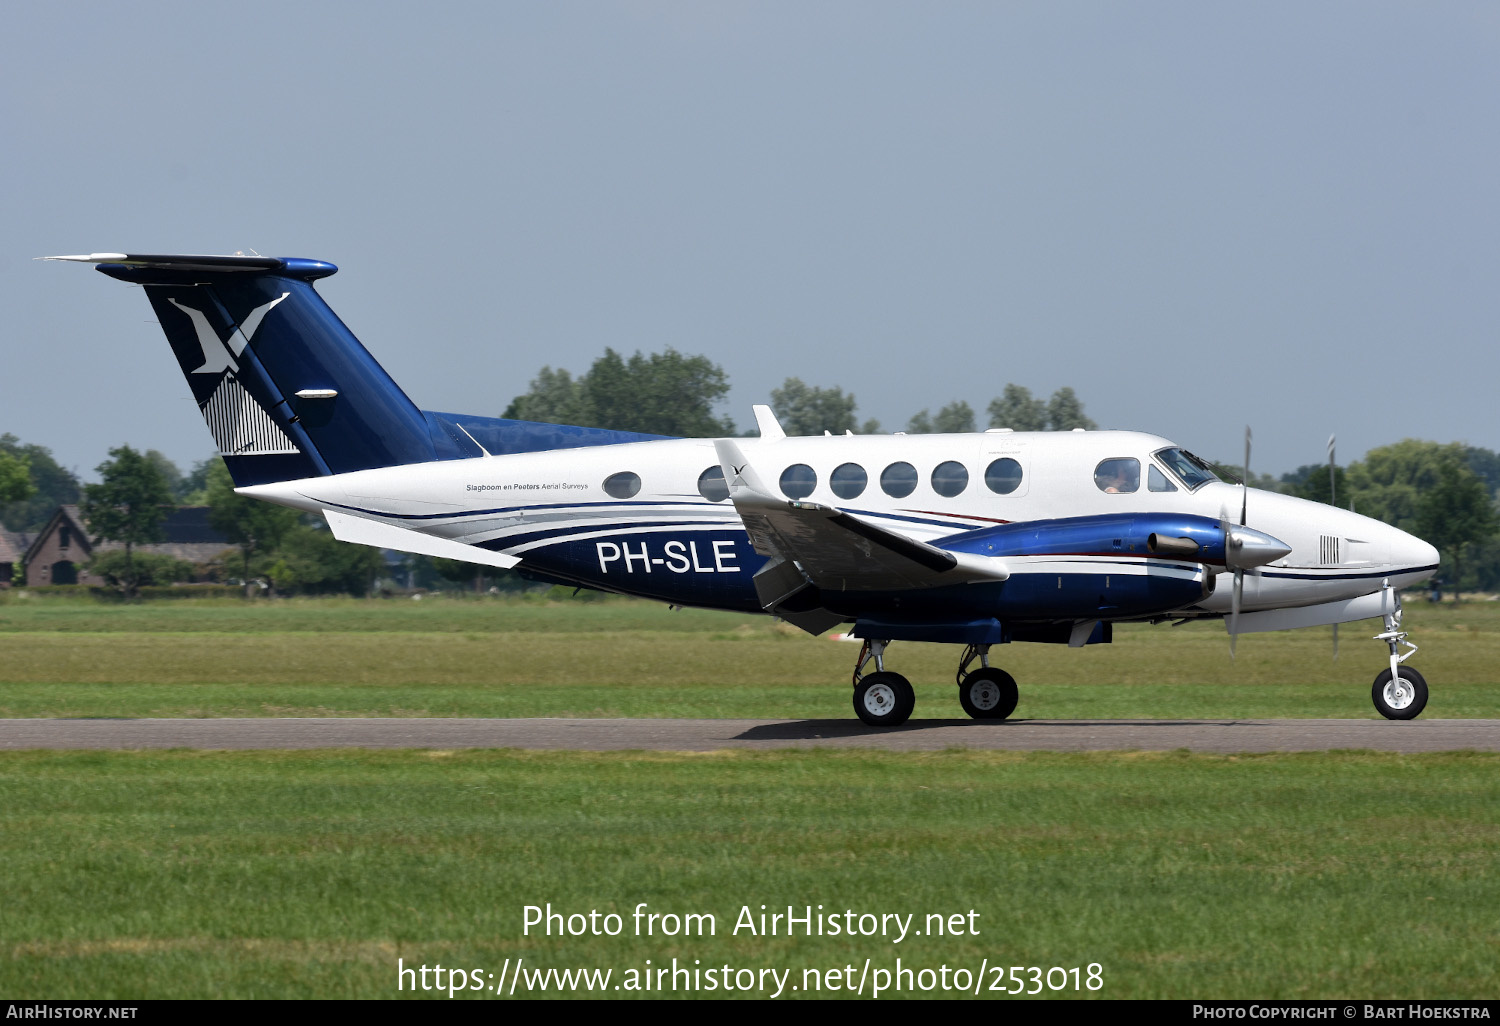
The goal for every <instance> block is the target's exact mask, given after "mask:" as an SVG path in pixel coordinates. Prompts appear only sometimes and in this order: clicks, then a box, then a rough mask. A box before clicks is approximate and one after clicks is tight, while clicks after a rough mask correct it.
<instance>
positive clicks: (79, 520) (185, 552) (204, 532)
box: [25, 504, 233, 563]
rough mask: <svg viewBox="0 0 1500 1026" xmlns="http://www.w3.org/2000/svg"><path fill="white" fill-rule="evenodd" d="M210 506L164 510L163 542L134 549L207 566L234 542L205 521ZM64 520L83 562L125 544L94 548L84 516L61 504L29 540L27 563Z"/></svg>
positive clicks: (74, 506) (110, 542)
mask: <svg viewBox="0 0 1500 1026" xmlns="http://www.w3.org/2000/svg"><path fill="white" fill-rule="evenodd" d="M208 514H209V507H207V506H178V507H176V508H174V509H170V510H168V511H167V516H166V519H165V520H164V521H163V522H162V532H163V534H165V536H166V540H165V541H162V542H155V543H152V544H149V545H140V546H137V548H138V549H139V550H140V551H142V552H161V553H165V554H166V555H169V556H172V557H173V558H174V559H185V560H187V561H188V562H190V563H208V562H211V561H213V560H215V559H217V558H218V557H219V555H220V554H221V553H222V552H223V551H224V550H225V549H228V548H232V547H233V543H232V542H231V541H230V540H229V539H228V538H226V537H224V535H223V534H222V533H220V532H219V531H217V530H215V529H214V528H213V527H212V526H210V525H209V522H208ZM63 519H66V520H67V521H68V522H69V523H70V524H71V526H72V527H73V528H74V530H76V531H77V534H78V545H79V546H80V548H82V550H83V553H82V556H83V559H80V560H78V562H83V560H86V559H87V558H88V557H89V556H91V555H92V554H93V553H94V552H96V551H98V552H109V551H111V550H113V549H122V548H124V547H125V546H124V544H123V543H122V542H117V541H107V542H101V543H100V544H98V545H95V544H94V542H93V539H92V538H91V537H90V536H89V532H88V528H87V527H86V526H85V524H84V521H83V514H82V513H81V512H80V511H79V508H78V507H77V506H76V505H71V504H69V505H64V506H59V507H57V511H56V512H55V513H53V514H52V518H51V519H50V520H48V521H47V526H46V527H44V528H42V530H41V531H39V532H38V533H37V534H36V536H35V537H33V538H30V539H28V541H29V544H28V545H27V546H26V549H25V552H26V556H25V559H26V562H28V563H29V562H31V558H32V555H33V554H34V551H35V550H37V549H39V548H40V547H41V545H42V542H43V541H44V540H45V539H46V538H47V537H48V536H49V535H51V534H52V533H53V531H55V530H56V529H57V526H58V524H59V522H60V521H62V520H63Z"/></svg>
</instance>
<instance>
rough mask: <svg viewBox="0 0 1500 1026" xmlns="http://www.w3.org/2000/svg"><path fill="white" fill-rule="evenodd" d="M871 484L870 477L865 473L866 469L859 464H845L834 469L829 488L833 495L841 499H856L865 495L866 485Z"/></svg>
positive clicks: (829, 479)
mask: <svg viewBox="0 0 1500 1026" xmlns="http://www.w3.org/2000/svg"><path fill="white" fill-rule="evenodd" d="M869 483H870V475H869V474H866V473H865V468H864V467H861V466H860V465H859V464H858V463H843V464H840V465H839V466H837V467H835V468H834V469H833V473H832V474H831V475H829V478H828V487H829V488H832V489H833V494H834V495H837V496H838V497H839V498H841V499H855V498H858V497H859V496H860V495H861V494H863V493H864V490H865V485H867V484H869Z"/></svg>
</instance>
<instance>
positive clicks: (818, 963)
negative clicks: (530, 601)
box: [0, 751, 1500, 998]
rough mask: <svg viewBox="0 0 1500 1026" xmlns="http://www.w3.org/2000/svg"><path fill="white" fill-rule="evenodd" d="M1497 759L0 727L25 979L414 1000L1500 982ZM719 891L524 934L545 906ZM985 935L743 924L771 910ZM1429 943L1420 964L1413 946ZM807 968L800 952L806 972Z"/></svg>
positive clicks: (64, 984) (16, 992) (1232, 990)
mask: <svg viewBox="0 0 1500 1026" xmlns="http://www.w3.org/2000/svg"><path fill="white" fill-rule="evenodd" d="M1497 771H1500V757H1497V756H1493V755H1484V754H1472V753H1470V754H1448V755H1423V756H1400V755H1377V754H1368V753H1331V754H1317V755H1269V756H1246V757H1226V756H1207V755H1188V754H1185V753H1164V754H1147V755H1143V754H1135V755H1129V754H1087V755H1054V754H1020V753H991V752H984V753H980V752H947V753H932V754H915V755H913V754H891V753H878V752H852V751H840V752H829V751H823V752H801V751H798V752H790V751H789V752H753V753H752V752H736V753H714V754H709V755H680V754H641V753H606V754H589V753H517V752H505V751H465V752H456V753H449V752H352V751H341V752H310V753H269V752H267V753H201V752H121V753H77V752H71V753H52V752H27V753H0V793H3V794H4V795H5V800H4V802H3V803H0V908H3V910H4V911H3V915H0V993H4V994H6V995H7V996H8V997H11V998H33V997H77V996H90V997H119V998H126V997H130V998H137V997H139V998H148V997H210V996H214V997H218V996H225V997H230V996H232V997H393V996H397V993H396V990H395V984H396V970H395V965H396V959H397V958H398V957H400V958H403V959H405V961H406V962H407V963H408V964H411V963H417V964H421V963H427V964H429V965H430V964H435V963H439V962H441V963H443V964H444V965H445V966H450V967H451V966H459V967H464V968H475V969H482V970H484V971H486V972H488V971H496V972H498V971H499V969H500V967H501V965H502V963H504V960H505V959H507V958H517V957H524V958H525V959H527V960H528V964H529V965H532V966H535V967H538V968H542V967H547V966H556V967H558V968H570V967H575V966H579V967H584V966H587V967H598V968H610V969H613V970H615V972H616V974H617V975H616V979H618V978H619V977H618V973H620V972H621V971H622V970H624V969H626V968H630V967H636V968H639V967H641V966H643V965H644V961H645V959H647V958H649V959H651V960H652V964H653V965H657V966H660V965H661V964H662V963H663V961H664V960H665V961H667V962H670V960H671V959H672V958H673V957H676V958H678V959H681V960H686V961H689V962H690V961H691V960H692V959H700V960H701V962H702V964H704V965H709V964H714V965H718V964H723V963H729V964H730V965H732V966H735V967H752V968H758V967H763V966H776V967H780V968H791V969H794V970H796V971H797V973H798V974H800V971H801V970H802V969H804V968H832V967H835V966H838V967H841V966H843V965H845V964H847V963H851V962H852V963H853V964H855V965H856V966H857V967H858V966H862V965H863V961H864V959H865V958H870V959H872V960H873V964H874V965H875V966H876V967H877V968H878V967H881V966H885V967H892V966H893V965H894V961H895V958H896V957H897V956H898V955H899V956H900V957H901V958H902V959H903V963H904V964H905V965H907V966H916V967H918V968H923V967H928V968H934V969H935V968H937V967H938V966H940V965H942V964H945V963H946V964H948V965H949V966H967V967H970V968H971V969H972V968H977V967H978V965H979V963H980V961H981V959H986V958H987V959H988V960H989V961H990V962H991V963H992V964H993V963H998V964H1001V965H1004V966H1011V965H1018V966H1032V965H1036V966H1042V967H1050V966H1074V965H1087V964H1088V963H1090V962H1098V963H1100V964H1101V965H1102V966H1103V967H1104V980H1105V986H1104V989H1103V990H1102V991H1101V992H1100V993H1101V996H1104V997H1115V998H1125V997H1187V996H1192V997H1204V998H1207V997H1224V998H1227V997H1261V998H1270V997H1315V996H1322V997H1340V996H1350V997H1356V996H1357V997H1386V998H1398V997H1449V998H1459V997H1490V998H1493V997H1494V996H1495V982H1494V981H1495V976H1494V966H1495V964H1496V960H1497V958H1500V925H1497V922H1496V919H1495V914H1494V912H1495V909H1496V908H1497V907H1500V772H1497ZM643 901H644V902H647V903H649V907H650V909H651V910H653V911H658V912H677V913H685V912H711V913H714V914H715V915H716V916H717V918H718V925H719V932H718V935H717V936H715V937H711V938H709V937H705V938H701V939H700V938H691V939H684V938H676V939H671V938H660V937H658V938H636V937H632V936H629V935H628V934H629V930H628V928H627V931H626V934H627V935H623V936H620V937H613V938H592V937H578V938H566V939H560V938H556V937H554V938H552V939H547V938H545V937H539V936H531V937H525V936H523V935H522V906H524V905H526V904H544V903H546V902H551V903H552V904H553V906H554V908H557V909H561V910H566V911H570V912H571V911H578V912H588V911H589V910H590V909H599V910H600V911H614V912H619V913H628V912H629V911H630V910H631V909H633V908H634V907H635V905H636V903H637V902H643ZM762 903H764V904H766V905H767V906H770V907H771V908H772V909H775V908H777V907H778V906H781V907H784V906H786V905H788V904H791V905H795V906H798V907H801V906H805V905H808V904H811V905H814V906H816V905H818V904H823V905H824V906H825V908H826V909H828V910H843V909H846V908H847V909H853V910H855V911H857V912H899V913H918V914H919V915H918V922H919V923H920V922H921V919H922V916H925V915H926V914H927V913H933V912H942V913H952V912H966V911H968V910H969V909H971V908H972V909H974V910H976V911H977V912H979V913H980V916H979V918H978V920H977V924H978V926H979V929H980V932H979V934H978V936H972V937H970V936H965V937H943V938H938V937H909V938H908V939H907V940H906V941H904V942H903V943H901V944H900V945H893V944H891V943H889V942H888V941H882V940H880V939H879V938H857V939H853V940H850V939H847V938H843V937H838V938H833V937H822V938H818V937H812V938H806V937H800V936H799V937H795V938H791V939H788V938H785V937H778V938H756V937H750V936H746V935H743V934H742V935H741V936H738V937H735V936H731V935H730V929H731V927H732V925H733V923H734V920H735V917H736V915H737V913H738V911H739V909H740V907H741V906H742V905H749V906H750V907H751V908H752V910H753V911H755V912H759V906H760V905H761V904H762ZM1393 962H1394V963H1397V964H1399V970H1398V969H1396V968H1395V967H1394V966H1393ZM794 979H795V980H799V981H800V975H797V976H794Z"/></svg>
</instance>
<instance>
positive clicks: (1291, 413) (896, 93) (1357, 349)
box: [0, 0, 1500, 478]
mask: <svg viewBox="0 0 1500 1026" xmlns="http://www.w3.org/2000/svg"><path fill="white" fill-rule="evenodd" d="M1497 125H1500V6H1497V5H1494V4H1492V3H1442V2H1438V3H1426V2H1424V3H1404V4H1391V3H1379V2H1358V3H1317V2H1313V3H1309V2H1297V3H1261V4H1254V5H1248V4H1238V5H1232V4H1204V3H1201V2H1184V3H1153V2H1143V3H1132V4H1120V3H1113V2H1109V3H1089V2H1070V3H1063V4H1060V3H1053V2H1038V3H1001V2H987V3H956V2H948V3H937V4H919V3H915V2H911V3H883V2H874V0H859V2H854V3H843V2H806V0H803V2H795V3H737V2H728V3H714V2H707V0H697V2H684V3H677V2H648V0H634V2H613V3H612V2H606V0H591V2H588V3H568V2H550V3H545V4H538V3H433V4H422V5H418V4H411V3H383V2H361V3H358V4H356V3H336V2H320V3H280V2H275V0H270V2H262V3H257V4H254V5H251V6H248V7H247V6H245V5H243V4H203V3H200V2H192V3H160V2H154V0H136V2H133V3H130V4H107V3H102V2H100V3H72V2H53V3H47V4H19V5H13V6H12V7H11V8H10V9H9V10H8V11H7V13H6V31H5V32H4V33H3V35H0V138H3V140H4V143H3V149H0V153H3V159H0V194H3V196H4V197H5V202H4V204H3V207H0V219H3V220H0V225H3V230H0V303H3V309H4V310H5V311H6V313H7V315H8V316H7V318H6V321H5V324H4V327H3V328H0V433H3V432H11V433H14V434H16V435H18V436H20V437H21V438H22V439H23V440H24V441H27V442H36V443H39V444H42V445H46V446H48V447H50V448H51V449H52V450H53V453H54V455H56V457H57V458H58V459H59V461H60V462H61V463H63V464H64V465H65V466H68V467H71V468H73V469H74V470H75V471H77V472H79V473H80V474H82V475H83V476H84V477H85V478H92V477H94V476H95V475H94V474H93V468H94V467H95V466H96V465H97V464H98V463H99V462H101V461H102V460H104V459H105V458H106V457H107V450H108V449H109V448H110V447H112V446H116V445H120V444H123V443H128V444H131V445H134V446H136V447H137V448H142V449H145V448H154V449H158V450H160V451H162V452H164V453H165V454H167V455H168V456H169V457H171V458H172V459H173V460H174V461H176V462H177V463H179V465H181V466H183V467H184V468H185V469H186V468H187V467H190V466H191V465H192V464H193V463H194V462H196V461H198V460H200V459H203V458H205V457H207V456H209V455H211V453H212V451H213V445H212V441H211V439H210V438H209V435H208V432H207V429H206V428H205V427H204V426H203V423H202V420H201V418H200V417H199V415H198V414H197V411H196V410H195V409H194V408H193V405H192V402H191V399H190V398H189V393H188V390H187V386H186V384H185V383H184V382H183V380H182V377H181V375H180V373H179V372H178V370H177V367H176V364H175V361H174V360H173V359H172V356H171V353H170V350H169V349H168V347H167V344H166V341H165V339H163V337H162V336H161V334H160V331H159V329H158V328H157V326H156V324H155V322H154V319H153V317H152V314H151V310H150V307H149V304H148V303H147V302H146V300H145V297H144V296H143V295H142V294H141V293H140V291H139V290H138V289H135V288H132V287H129V286H126V285H124V284H122V283H120V282H115V281H112V280H110V279H107V278H105V277H103V276H102V275H99V274H95V273H94V272H93V271H92V270H90V269H89V268H87V267H86V266H82V265H70V264H55V263H38V262H35V261H34V260H33V259H32V258H34V257H38V256H42V255H50V254H60V253H88V252H185V253H205V252H207V253H232V252H236V251H244V252H251V251H255V252H259V253H263V254H267V255H273V256H303V257H311V258H316V259H321V260H328V261H332V262H333V263H335V264H338V265H339V267H340V269H341V270H340V273H339V274H338V275H337V276H336V277H334V278H332V279H329V280H327V281H325V282H320V283H319V290H320V292H321V293H322V294H323V295H324V297H325V298H326V299H327V300H328V302H329V303H330V304H331V305H332V306H333V308H334V309H335V310H336V311H337V312H338V313H339V315H340V316H341V317H342V318H343V319H344V321H345V322H346V323H348V324H349V326H350V327H351V328H352V329H353V330H354V331H355V333H356V334H357V335H359V337H360V338H361V340H362V341H363V342H364V343H365V345H366V347H367V348H369V349H370V350H371V351H372V352H373V353H374V354H375V356H376V358H377V359H379V360H380V361H381V363H382V364H383V365H384V366H385V367H386V369H387V370H388V371H389V372H390V373H391V374H392V376H393V377H394V378H395V379H396V380H397V381H398V382H399V383H400V384H401V385H402V387H403V388H405V389H406V391H407V393H408V395H410V396H411V397H412V399H413V400H415V401H416V403H417V405H419V406H421V407H423V408H426V409H438V410H445V411H453V412H461V413H468V414H475V415H491V416H494V415H498V414H500V412H501V411H502V410H504V408H505V407H506V405H507V404H508V403H509V402H510V400H511V399H512V398H513V397H514V396H516V395H517V394H520V393H522V392H525V391H526V389H527V386H528V383H529V382H530V380H531V379H532V377H533V376H534V375H535V374H536V372H537V371H538V370H539V369H540V368H541V367H542V366H543V365H549V366H553V367H562V368H567V369H569V370H571V371H573V372H574V373H579V372H582V371H584V370H587V368H588V366H589V365H590V364H591V363H592V362H593V360H594V359H595V358H597V357H598V356H599V355H601V354H602V353H603V351H604V349H605V347H612V348H614V349H616V350H617V351H620V352H623V353H627V354H628V353H631V352H634V351H636V350H643V351H646V352H653V351H660V350H661V349H664V348H666V347H669V346H670V347H672V348H675V349H676V350H678V351H680V352H683V353H687V354H703V355H705V356H707V357H708V358H709V359H711V360H713V361H714V362H716V363H718V364H719V365H720V366H722V367H723V368H724V370H725V371H726V372H727V374H728V376H729V380H730V382H731V384H732V392H731V394H730V398H729V401H728V402H727V404H726V405H725V406H724V407H723V408H722V410H721V411H720V412H724V413H728V414H729V415H730V416H732V417H733V418H734V419H735V421H736V423H737V424H739V425H740V426H741V427H742V428H748V427H749V426H750V425H751V424H753V417H752V415H751V412H750V406H751V404H752V403H757V402H766V401H768V400H769V394H770V391H771V390H772V389H773V388H775V387H777V386H778V385H779V384H780V383H781V382H782V381H783V380H784V379H785V378H787V377H791V376H796V377H800V378H802V379H803V380H804V381H806V382H808V383H809V384H814V385H820V386H838V387H841V388H843V389H845V390H846V391H849V392H852V393H853V394H854V395H855V396H856V397H857V398H858V402H859V406H858V415H859V416H860V417H861V418H862V419H863V418H867V417H874V418H877V419H879V420H880V421H881V423H882V425H883V426H884V428H885V429H886V430H896V429H899V428H901V427H903V426H904V425H905V423H906V421H907V419H908V418H909V417H911V415H912V414H914V413H916V412H917V411H918V410H921V409H923V408H927V409H930V410H931V411H933V412H936V410H937V408H938V407H940V406H942V405H943V404H944V403H947V402H949V401H951V400H954V399H964V400H967V401H968V402H969V403H970V404H971V405H972V406H973V407H974V408H975V409H976V411H978V412H979V415H980V420H981V424H980V426H981V427H983V426H984V419H985V418H984V413H983V410H984V407H985V406H986V405H987V404H988V403H989V401H990V400H991V399H992V398H994V397H995V396H997V395H999V394H1000V392H1001V391H1002V389H1003V388H1004V386H1005V385H1006V383H1009V382H1014V383H1016V384H1020V385H1024V386H1026V387H1028V388H1030V389H1031V391H1032V392H1033V393H1035V394H1038V395H1041V396H1046V395H1049V394H1050V393H1051V392H1052V391H1054V390H1055V389H1057V388H1059V387H1061V386H1064V385H1067V386H1071V387H1073V388H1074V389H1075V390H1076V391H1077V393H1078V394H1079V396H1080V397H1081V398H1082V399H1083V401H1084V404H1085V408H1086V411H1087V412H1088V414H1089V415H1090V416H1092V417H1093V419H1094V420H1096V421H1097V422H1099V424H1100V425H1101V426H1102V427H1118V428H1131V429H1137V430H1144V431H1151V432H1155V433H1157V434H1162V435H1165V436H1167V437H1169V438H1172V439H1173V440H1175V441H1177V442H1178V443H1180V444H1183V445H1186V446H1187V447H1188V448H1190V449H1193V450H1195V451H1197V452H1199V453H1201V454H1202V455H1205V456H1208V457H1210V458H1216V459H1222V460H1226V461H1232V462H1239V460H1240V458H1241V447H1242V444H1243V441H1242V439H1243V434H1244V429H1245V426H1246V425H1247V424H1249V425H1252V426H1253V428H1254V432H1255V445H1256V448H1255V455H1254V457H1253V460H1252V468H1253V469H1254V470H1255V471H1257V472H1272V473H1281V472H1284V471H1288V470H1291V469H1293V468H1295V467H1296V466H1298V465H1300V464H1306V463H1317V462H1320V461H1323V460H1324V459H1326V454H1325V446H1326V442H1327V438H1328V436H1329V435H1330V434H1332V433H1337V435H1338V438H1339V443H1338V450H1339V458H1340V462H1347V461H1349V460H1351V459H1355V458H1358V457H1359V456H1360V455H1361V454H1363V453H1364V452H1365V451H1366V450H1368V449H1369V448H1371V447H1374V446H1378V445H1384V444H1388V443H1390V442H1395V441H1398V440H1400V439H1402V438H1406V437H1418V438H1429V439H1434V440H1437V441H1441V442H1448V441H1463V442H1467V443H1469V444H1473V445H1478V446H1483V447H1486V448H1490V449H1500V418H1497V417H1496V414H1495V405H1494V399H1495V393H1496V382H1497V375H1496V365H1497V346H1496V341H1497V339H1496V333H1497V324H1500V317H1497V314H1500V310H1497V306H1500V291H1497V289H1496V288H1495V284H1496V282H1497V280H1500V274H1497V272H1500V189H1497V185H1500V132H1497V131H1496V126H1497Z"/></svg>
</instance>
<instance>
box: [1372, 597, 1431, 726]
mask: <svg viewBox="0 0 1500 1026" xmlns="http://www.w3.org/2000/svg"><path fill="white" fill-rule="evenodd" d="M1385 589H1386V590H1387V591H1391V582H1390V581H1386V582H1385ZM1395 609H1396V611H1395V612H1394V613H1387V614H1385V630H1384V631H1382V632H1380V633H1379V634H1377V635H1375V640H1376V641H1383V642H1385V643H1386V644H1387V645H1389V646H1390V650H1391V665H1390V668H1389V669H1385V670H1381V671H1380V674H1379V676H1377V677H1376V678H1375V683H1374V685H1373V686H1372V687H1371V688H1370V699H1371V700H1372V701H1373V702H1374V703H1375V709H1376V711H1377V712H1379V713H1380V715H1382V716H1384V717H1385V718H1386V719H1388V720H1414V719H1416V718H1417V716H1418V715H1419V714H1420V713H1421V712H1422V710H1423V709H1425V708H1427V681H1426V680H1424V679H1423V678H1422V675H1421V674H1420V673H1418V672H1417V671H1416V670H1413V669H1411V668H1410V667H1404V666H1402V665H1401V664H1402V663H1404V662H1406V660H1407V659H1409V658H1410V657H1411V655H1412V653H1414V652H1416V650H1417V646H1416V645H1414V644H1412V643H1411V642H1410V641H1407V640H1406V632H1405V631H1403V630H1402V629H1401V596H1400V595H1396V596H1395ZM1400 645H1405V646H1406V647H1407V648H1408V649H1409V650H1410V651H1407V652H1401V651H1400V650H1399V647H1398V646H1400Z"/></svg>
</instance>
